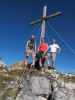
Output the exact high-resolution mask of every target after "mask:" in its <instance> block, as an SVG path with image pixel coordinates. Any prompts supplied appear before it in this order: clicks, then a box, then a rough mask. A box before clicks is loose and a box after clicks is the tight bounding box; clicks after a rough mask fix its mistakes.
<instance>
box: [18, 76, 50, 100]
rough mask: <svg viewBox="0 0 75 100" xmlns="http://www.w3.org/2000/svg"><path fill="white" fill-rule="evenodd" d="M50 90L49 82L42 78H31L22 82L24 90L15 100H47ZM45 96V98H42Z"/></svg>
mask: <svg viewBox="0 0 75 100" xmlns="http://www.w3.org/2000/svg"><path fill="white" fill-rule="evenodd" d="M50 92H51V89H50V81H49V79H48V78H46V77H44V76H31V77H29V78H28V79H26V80H25V82H24V88H23V89H22V91H21V92H20V93H19V95H18V96H17V98H16V100H47V99H46V98H45V97H48V95H49V93H50ZM44 96H45V97H44Z"/></svg>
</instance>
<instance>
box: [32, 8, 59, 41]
mask: <svg viewBox="0 0 75 100" xmlns="http://www.w3.org/2000/svg"><path fill="white" fill-rule="evenodd" d="M46 12H47V6H44V8H43V16H42V18H41V19H38V20H36V21H32V22H31V23H30V24H31V25H35V24H38V23H41V36H40V39H41V38H43V39H44V38H45V23H46V21H47V20H48V19H50V18H53V17H56V16H58V15H61V12H56V13H53V14H51V15H49V16H46ZM40 41H41V40H40Z"/></svg>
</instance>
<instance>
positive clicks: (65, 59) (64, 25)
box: [0, 0, 75, 72]
mask: <svg viewBox="0 0 75 100" xmlns="http://www.w3.org/2000/svg"><path fill="white" fill-rule="evenodd" d="M74 4H75V1H74V0H69V1H67V0H0V56H1V57H2V58H3V60H4V61H5V62H6V63H7V64H13V63H15V62H18V61H20V60H24V50H25V47H24V43H26V41H27V40H28V39H29V38H30V36H31V34H32V33H33V32H34V34H35V36H36V42H37V44H38V43H39V36H40V25H36V26H35V27H34V28H33V27H32V26H31V25H30V24H29V23H30V22H31V21H32V20H33V19H34V20H36V19H38V18H40V17H41V16H42V9H43V6H44V5H47V7H48V8H47V15H49V14H52V13H54V12H56V11H61V12H62V15H61V16H58V17H56V18H53V19H50V20H49V21H48V22H47V23H46V40H47V42H48V44H50V43H51V39H52V38H56V40H57V42H58V43H59V45H60V46H61V48H62V51H61V53H60V54H59V55H58V56H57V62H56V65H57V66H56V67H57V69H58V70H59V71H64V72H75V54H74V52H73V51H75V44H74V43H75V5H74ZM50 26H51V27H52V28H53V29H54V30H55V31H57V32H58V35H60V36H61V39H62V40H63V41H66V43H68V44H69V45H70V46H71V48H73V50H71V49H70V48H69V47H68V46H67V45H66V44H65V42H63V41H62V40H61V39H60V38H59V36H57V35H56V33H55V31H54V30H52V28H50Z"/></svg>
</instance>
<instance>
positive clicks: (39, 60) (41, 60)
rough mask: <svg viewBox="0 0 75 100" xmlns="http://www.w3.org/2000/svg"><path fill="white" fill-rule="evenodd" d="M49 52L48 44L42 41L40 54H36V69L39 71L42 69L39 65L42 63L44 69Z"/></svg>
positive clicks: (39, 49) (39, 48)
mask: <svg viewBox="0 0 75 100" xmlns="http://www.w3.org/2000/svg"><path fill="white" fill-rule="evenodd" d="M47 51H48V44H47V43H46V42H45V41H44V39H42V40H41V44H40V45H39V47H38V52H37V53H36V62H35V67H36V68H37V69H40V65H39V63H41V64H42V67H44V63H45V61H46V58H47Z"/></svg>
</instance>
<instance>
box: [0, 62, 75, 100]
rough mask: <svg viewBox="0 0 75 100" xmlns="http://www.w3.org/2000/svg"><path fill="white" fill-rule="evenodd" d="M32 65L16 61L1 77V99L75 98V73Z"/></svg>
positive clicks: (72, 99)
mask: <svg viewBox="0 0 75 100" xmlns="http://www.w3.org/2000/svg"><path fill="white" fill-rule="evenodd" d="M30 66H31V65H30V64H28V65H27V66H26V65H24V63H23V62H20V63H16V64H14V65H12V68H11V69H10V71H8V76H1V77H0V100H75V75H69V74H67V75H66V74H61V73H59V72H57V71H56V70H55V69H45V70H44V71H41V70H36V69H35V68H32V67H30ZM2 75H3V73H2Z"/></svg>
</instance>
